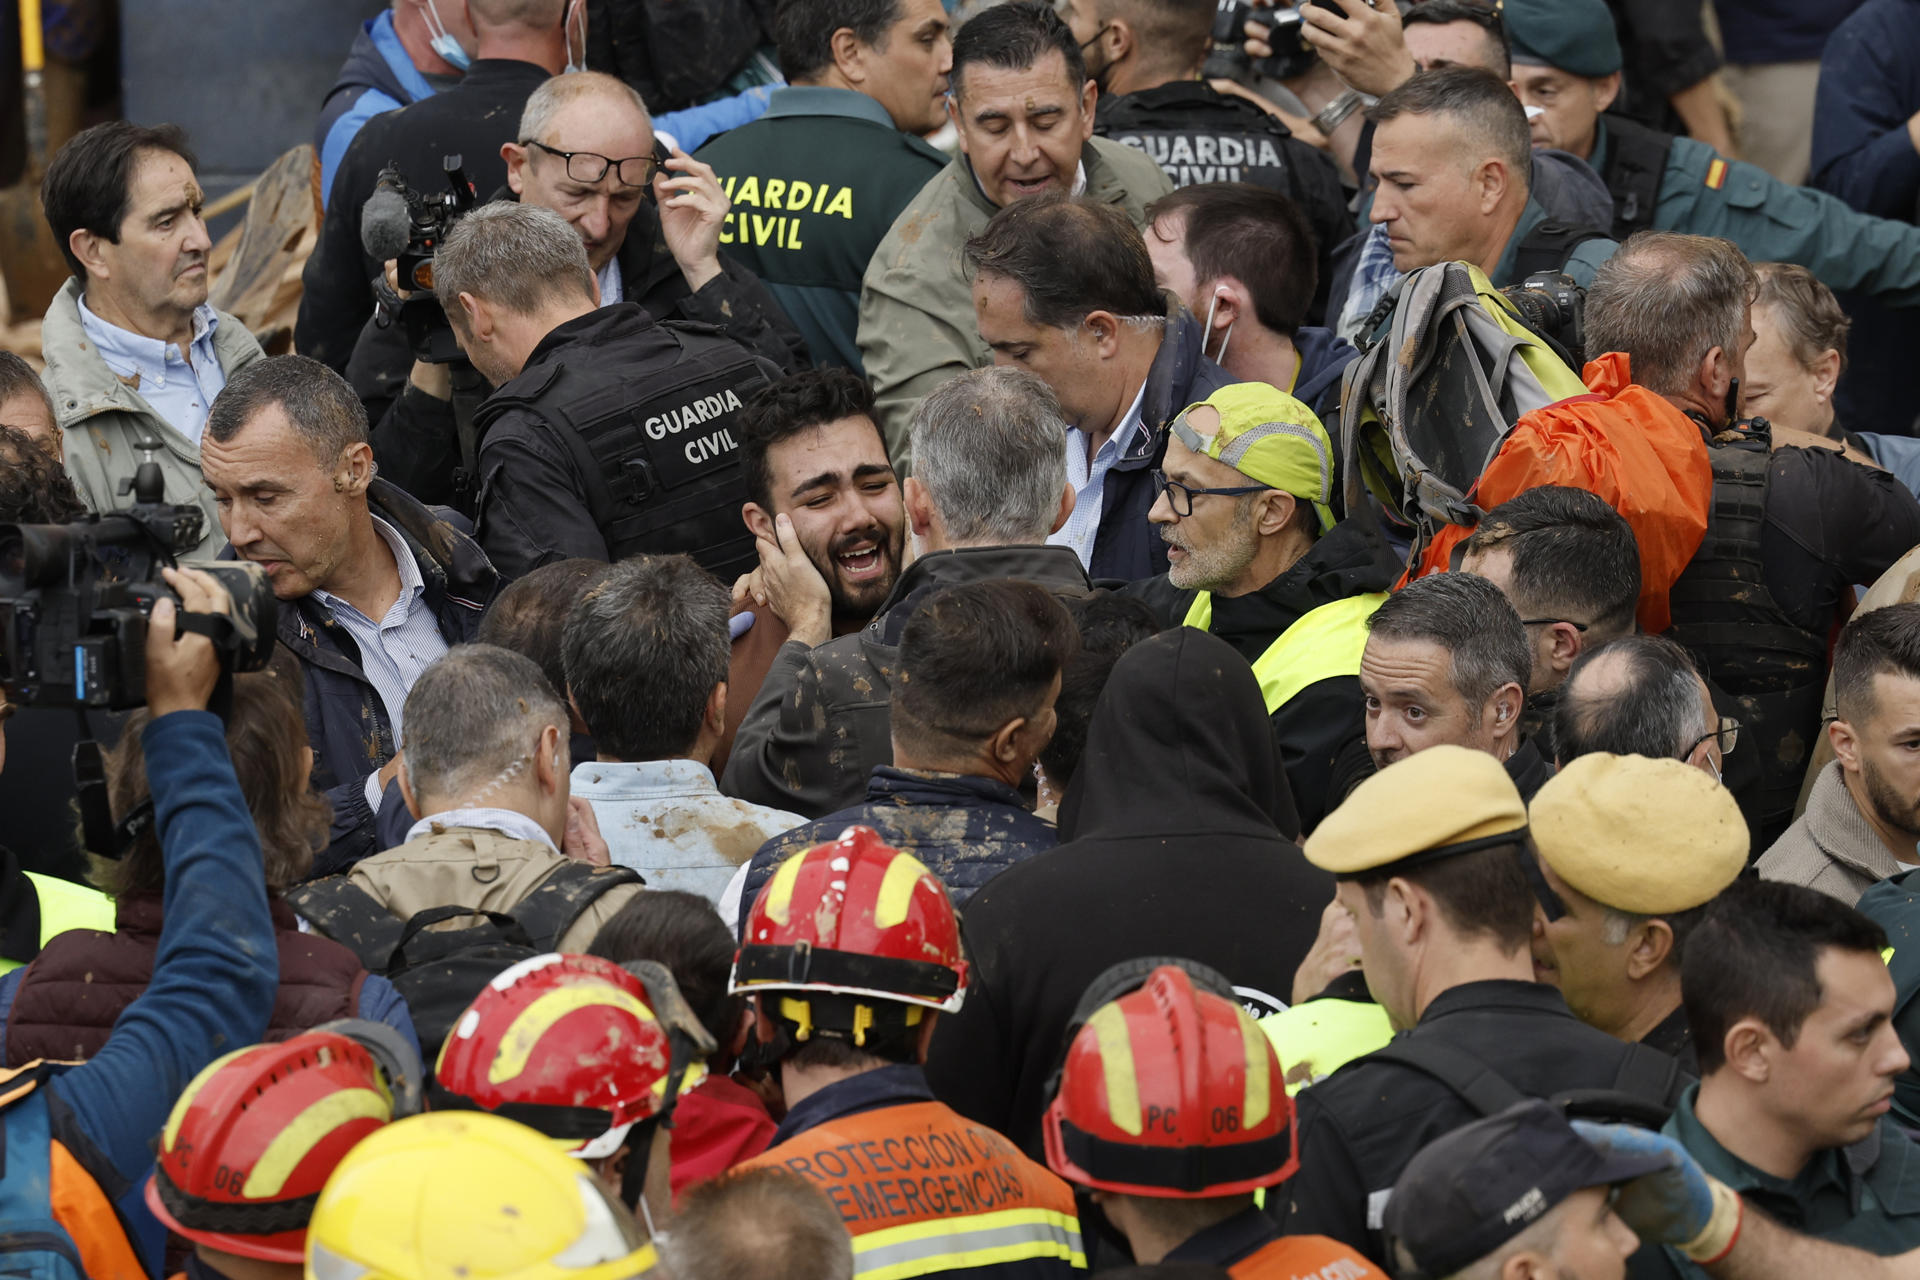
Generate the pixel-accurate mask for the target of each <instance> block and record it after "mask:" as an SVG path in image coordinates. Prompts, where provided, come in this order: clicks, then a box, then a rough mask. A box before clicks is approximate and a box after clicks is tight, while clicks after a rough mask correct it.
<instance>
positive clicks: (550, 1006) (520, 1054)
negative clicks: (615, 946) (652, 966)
mask: <svg viewBox="0 0 1920 1280" xmlns="http://www.w3.org/2000/svg"><path fill="white" fill-rule="evenodd" d="M594 1008H615V1009H624V1010H626V1011H627V1012H628V1013H631V1014H632V1015H633V1016H634V1017H636V1018H638V1019H639V1020H640V1021H642V1022H652V1021H653V1020H654V1019H653V1010H651V1009H649V1008H647V1006H646V1005H645V1004H643V1003H642V1002H641V1000H640V998H639V997H638V996H636V995H634V994H633V993H632V992H630V991H622V990H621V989H620V988H618V987H614V986H604V987H603V986H592V987H561V988H560V989H559V990H557V991H549V992H547V994H545V995H543V996H541V997H540V998H539V999H538V1000H535V1001H534V1002H533V1003H532V1004H530V1005H528V1006H527V1007H526V1009H525V1010H524V1011H523V1012H522V1013H521V1014H520V1016H519V1017H517V1018H515V1019H514V1020H513V1025H512V1026H510V1027H508V1028H507V1033H506V1034H505V1035H504V1036H502V1037H500V1047H499V1049H497V1050H495V1051H494V1055H493V1061H492V1063H490V1064H489V1065H488V1067H487V1082H488V1083H489V1084H501V1083H504V1082H505V1081H508V1080H511V1079H513V1078H514V1077H515V1076H517V1075H519V1074H520V1073H521V1072H522V1071H525V1070H526V1069H527V1061H528V1059H530V1058H531V1057H532V1056H533V1048H534V1046H535V1045H537V1044H539V1043H540V1039H541V1037H542V1036H544V1035H546V1034H547V1032H549V1031H551V1030H552V1029H553V1024H554V1023H556V1022H558V1021H560V1019H562V1018H564V1017H566V1016H567V1015H568V1014H570V1013H574V1012H577V1011H578V1010H581V1009H594Z"/></svg>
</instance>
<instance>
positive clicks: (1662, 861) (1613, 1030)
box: [1528, 752, 1747, 1074]
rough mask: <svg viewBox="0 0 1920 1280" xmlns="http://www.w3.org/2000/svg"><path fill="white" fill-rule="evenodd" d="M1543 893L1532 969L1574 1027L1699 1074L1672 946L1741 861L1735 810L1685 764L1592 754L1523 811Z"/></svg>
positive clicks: (1743, 850) (1728, 796)
mask: <svg viewBox="0 0 1920 1280" xmlns="http://www.w3.org/2000/svg"><path fill="white" fill-rule="evenodd" d="M1528 817H1529V821H1530V824H1531V826H1532V828H1533V844H1534V848H1535V850H1536V851H1537V852H1538V853H1539V858H1540V862H1539V865H1540V873H1541V876H1542V878H1543V883H1542V884H1541V885H1540V886H1538V890H1539V894H1538V896H1539V898H1540V912H1541V920H1542V923H1541V927H1540V929H1539V930H1538V932H1537V933H1536V934H1535V937H1534V970H1535V973H1536V974H1537V976H1538V977H1539V978H1540V980H1541V981H1543V982H1552V983H1556V984H1557V985H1558V986H1559V988H1560V993H1561V994H1562V995H1563V996H1565V997H1566V1001H1567V1005H1568V1007H1569V1008H1571V1009H1572V1010H1573V1012H1574V1013H1575V1014H1576V1015H1578V1016H1579V1018H1580V1020H1581V1021H1582V1022H1585V1023H1587V1024H1588V1025H1589V1026H1592V1027H1597V1028H1599V1029H1600V1030H1602V1031H1604V1032H1606V1033H1607V1034H1608V1035H1610V1036H1614V1037H1615V1038H1617V1039H1620V1040H1625V1041H1630V1042H1632V1041H1637V1042H1639V1043H1641V1044H1646V1045H1650V1046H1652V1047H1653V1048H1655V1049H1658V1050H1660V1051H1661V1052H1663V1053H1667V1054H1671V1055H1673V1057H1675V1058H1677V1059H1678V1060H1679V1061H1680V1064H1681V1065H1682V1066H1683V1067H1685V1068H1686V1069H1687V1071H1688V1072H1690V1073H1694V1074H1698V1066H1697V1064H1696V1062H1695V1059H1694V1052H1693V1043H1692V1040H1691V1037H1690V1036H1689V1035H1688V1032H1687V1014H1686V1010H1685V1009H1683V1008H1682V1007H1681V1005H1680V948H1681V946H1682V945H1683V944H1684V943H1685V942H1686V940H1687V935H1688V934H1689V933H1691V932H1692V931H1693V926H1694V925H1695V924H1697V923H1698V922H1699V920H1700V917H1701V916H1702V915H1703V914H1704V912H1705V910H1706V904H1707V903H1708V902H1710V901H1711V900H1712V899H1713V898H1714V897H1715V896H1716V895H1717V894H1719V892H1720V891H1721V890H1722V889H1724V888H1726V887H1727V886H1728V885H1730V884H1732V883H1733V881H1734V879H1735V878H1736V877H1737V876H1739V874H1740V871H1741V868H1743V867H1744V866H1746V862H1747V826H1746V822H1745V821H1744V820H1743V819H1742V817H1741V815H1740V806H1739V805H1738V804H1737V803H1735V801H1734V798H1733V795H1732V793H1731V792H1729V791H1728V790H1727V789H1726V788H1725V787H1723V786H1721V785H1720V784H1719V783H1717V782H1715V781H1714V780H1713V778H1712V777H1711V776H1709V775H1708V774H1707V773H1706V772H1705V771H1704V770H1701V769H1697V768H1695V767H1693V766H1692V765H1690V764H1688V763H1687V762H1685V761H1683V760H1674V759H1660V760H1650V759H1648V758H1647V757H1645V756H1617V755H1610V754H1608V753H1606V752H1595V753H1593V754H1590V755H1584V756H1580V757H1579V758H1577V759H1575V760H1572V761H1570V762H1568V764H1567V765H1566V766H1565V767H1564V768H1562V769H1561V770H1560V772H1559V773H1558V774H1556V775H1555V776H1554V777H1553V778H1552V779H1551V780H1550V781H1549V782H1548V783H1547V784H1546V785H1545V786H1543V787H1541V788H1540V793H1539V794H1538V795H1536V796H1535V797H1534V798H1533V805H1532V807H1531V809H1530V810H1529V811H1528Z"/></svg>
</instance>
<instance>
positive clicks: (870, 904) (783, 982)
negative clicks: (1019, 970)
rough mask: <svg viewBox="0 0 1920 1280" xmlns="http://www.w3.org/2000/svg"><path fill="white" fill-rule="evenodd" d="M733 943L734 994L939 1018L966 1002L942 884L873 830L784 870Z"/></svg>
mask: <svg viewBox="0 0 1920 1280" xmlns="http://www.w3.org/2000/svg"><path fill="white" fill-rule="evenodd" d="M740 943H741V946H740V953H739V955H738V956H737V957H736V958H735V959H734V963H733V978H732V982H731V983H730V989H731V990H732V991H733V993H734V994H736V995H742V994H748V995H750V994H753V993H755V992H770V991H805V992H816V993H821V994H828V995H843V996H854V997H859V996H870V997H876V998H878V999H881V1000H890V1001H894V1002H896V1003H899V1004H907V1005H919V1006H922V1007H923V1008H928V1009H939V1010H941V1011H942V1012H945V1013H956V1012H958V1011H959V1009H960V1005H961V1003H962V1002H963V1001H964V1000H965V999H966V995H967V962H966V961H965V960H964V959H962V958H961V950H960V922H959V920H958V919H956V918H955V916H954V914H953V903H952V901H951V900H950V899H949V898H948V897H947V888H946V886H945V885H943V884H941V883H940V880H939V878H938V877H936V876H935V875H934V874H933V872H931V871H929V870H927V868H926V866H925V864H923V863H922V862H921V861H920V860H919V859H918V858H915V857H913V856H912V855H911V854H906V853H901V852H900V851H899V850H898V849H895V848H893V847H891V846H890V845H887V844H885V843H883V842H882V841H881V839H880V836H879V834H878V833H877V832H875V831H874V830H873V829H872V828H871V827H848V828H847V829H846V831H845V832H844V833H842V835H841V836H840V838H839V839H838V840H836V841H834V842H833V843H832V844H823V845H819V846H818V847H816V848H813V849H809V850H807V851H806V852H805V853H797V854H795V855H793V856H792V857H790V858H788V859H787V860H786V861H785V862H783V863H781V864H780V867H779V869H778V870H777V871H775V872H774V873H773V878H772V879H771V880H769V881H767V883H766V886H765V887H764V888H762V889H761V890H760V896H759V897H758V898H756V899H754V902H753V910H752V911H750V912H749V913H748V915H747V927H746V931H745V933H743V934H742V935H741V939H740Z"/></svg>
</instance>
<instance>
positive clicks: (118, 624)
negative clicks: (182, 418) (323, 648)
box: [0, 460, 279, 711]
mask: <svg viewBox="0 0 1920 1280" xmlns="http://www.w3.org/2000/svg"><path fill="white" fill-rule="evenodd" d="M131 489H132V494H133V503H132V505H131V506H129V507H127V508H126V509H125V510H122V511H115V512H113V513H111V514H109V515H93V516H89V517H87V518H86V519H84V520H77V521H75V522H74V523H72V524H0V627H4V628H5V632H4V635H3V636H0V683H4V684H5V686H6V689H7V693H8V697H9V698H10V699H11V700H12V701H14V702H16V703H18V704H20V705H21V706H28V707H77V708H83V709H84V708H98V709H102V710H109V711H122V710H127V709H130V708H133V707H138V706H142V705H144V704H145V703H146V700H147V617H148V615H149V614H151V613H152V612H153V606H154V604H155V603H156V602H157V601H158V600H160V598H161V597H163V596H167V597H172V598H174V599H175V600H178V598H179V597H178V596H176V595H175V594H174V592H173V590H172V588H170V587H168V586H167V584H166V583H165V582H164V581H163V580H162V579H161V577H160V570H161V569H162V568H163V567H166V568H172V567H179V566H181V565H182V564H183V563H184V565H185V566H186V567H189V568H194V569H199V570H202V571H204V572H206V573H210V574H212V575H213V576H214V577H216V578H218V579H219V580H220V584H221V585H222V586H224V587H225V588H226V589H227V594H228V596H229V597H230V598H231V600H232V604H231V606H230V608H229V609H228V611H227V613H225V614H224V615H221V616H215V617H210V616H207V615H202V614H187V613H185V612H182V613H181V614H180V615H178V616H179V620H180V622H179V625H180V629H181V630H183V631H195V632H199V633H200V634H203V635H206V636H208V637H209V638H210V639H212V640H213V642H214V647H215V648H216V649H217V650H218V651H219V653H220V659H221V664H222V666H223V667H225V668H226V670H227V671H229V672H232V671H258V670H260V669H261V668H263V667H265V666H266V665H267V660H268V659H269V658H270V657H271V656H272V654H273V642H274V619H275V615H276V610H277V608H278V604H279V602H278V601H276V600H275V599H274V596H273V588H272V585H271V584H270V583H269V582H268V580H267V575H266V573H265V572H264V571H263V570H261V568H260V567H259V566H258V565H254V564H247V563H245V562H240V561H231V560H228V561H200V560H194V561H186V562H182V561H177V560H175V558H174V550H175V549H176V548H178V547H182V546H191V545H193V544H194V543H196V542H198V541H199V539H200V530H201V527H202V524H203V523H204V517H203V515H202V513H201V510H200V508H199V507H197V506H190V505H189V506H175V505H173V504H171V503H167V502H164V501H162V497H163V496H164V489H163V485H162V481H161V475H160V466H159V464H158V463H156V462H153V461H151V460H149V461H147V462H143V463H141V464H140V468H139V470H138V471H137V472H136V473H135V475H134V478H133V482H132V485H131ZM125 491H126V490H124V489H123V490H122V492H125Z"/></svg>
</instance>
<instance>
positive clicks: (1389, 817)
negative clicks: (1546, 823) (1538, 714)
mask: <svg viewBox="0 0 1920 1280" xmlns="http://www.w3.org/2000/svg"><path fill="white" fill-rule="evenodd" d="M1526 834H1527V806H1526V802H1525V801H1523V800H1521V799H1520V792H1519V790H1518V789H1516V788H1515V787H1514V785H1513V779H1512V778H1509V777H1508V776H1507V771H1506V768H1505V767H1504V766H1502V765H1501V763H1500V762H1499V761H1498V760H1495V759H1494V758H1493V757H1492V756H1490V755H1488V754H1487V753H1486V752H1484V751H1470V750H1468V749H1467V748H1465V747H1428V748H1427V749H1426V750H1425V751H1420V752H1416V753H1415V754H1413V755H1410V756H1408V757H1407V758H1406V759H1404V760H1399V761H1396V762H1394V763H1393V764H1390V765H1388V766H1387V767H1386V768H1384V769H1382V770H1381V771H1380V772H1378V773H1376V774H1374V775H1373V776H1372V777H1371V778H1368V779H1367V780H1366V781H1365V782H1363V783H1361V784H1360V785H1359V786H1357V787H1355V788H1354V789H1353V794H1352V795H1350V796H1348V797H1347V799H1346V803H1345V804H1342V805H1341V806H1340V807H1339V808H1338V809H1335V810H1334V811H1333V812H1332V813H1330V814H1328V815H1327V816H1326V817H1325V818H1324V819H1322V820H1321V823H1320V825H1319V826H1317V827H1315V828H1314V829H1313V834H1312V835H1310V836H1308V837H1307V842H1306V846H1305V848H1306V854H1307V861H1308V862H1311V863H1312V864H1313V865H1314V866H1316V867H1320V868H1322V869H1323V870H1326V871H1331V872H1333V874H1335V875H1336V876H1352V875H1358V874H1360V873H1361V872H1364V871H1374V870H1377V869H1380V868H1384V867H1389V866H1393V865H1395V864H1400V865H1403V866H1406V867H1414V866H1418V865H1420V864H1421V863H1425V862H1432V861H1437V860H1438V859H1440V858H1449V857H1453V856H1454V855H1456V854H1462V853H1472V852H1474V851H1475V850H1478V849H1484V848H1487V847H1488V846H1490V845H1495V844H1502V843H1507V842H1510V841H1514V840H1519V839H1522V838H1523V837H1525V836H1526Z"/></svg>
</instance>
